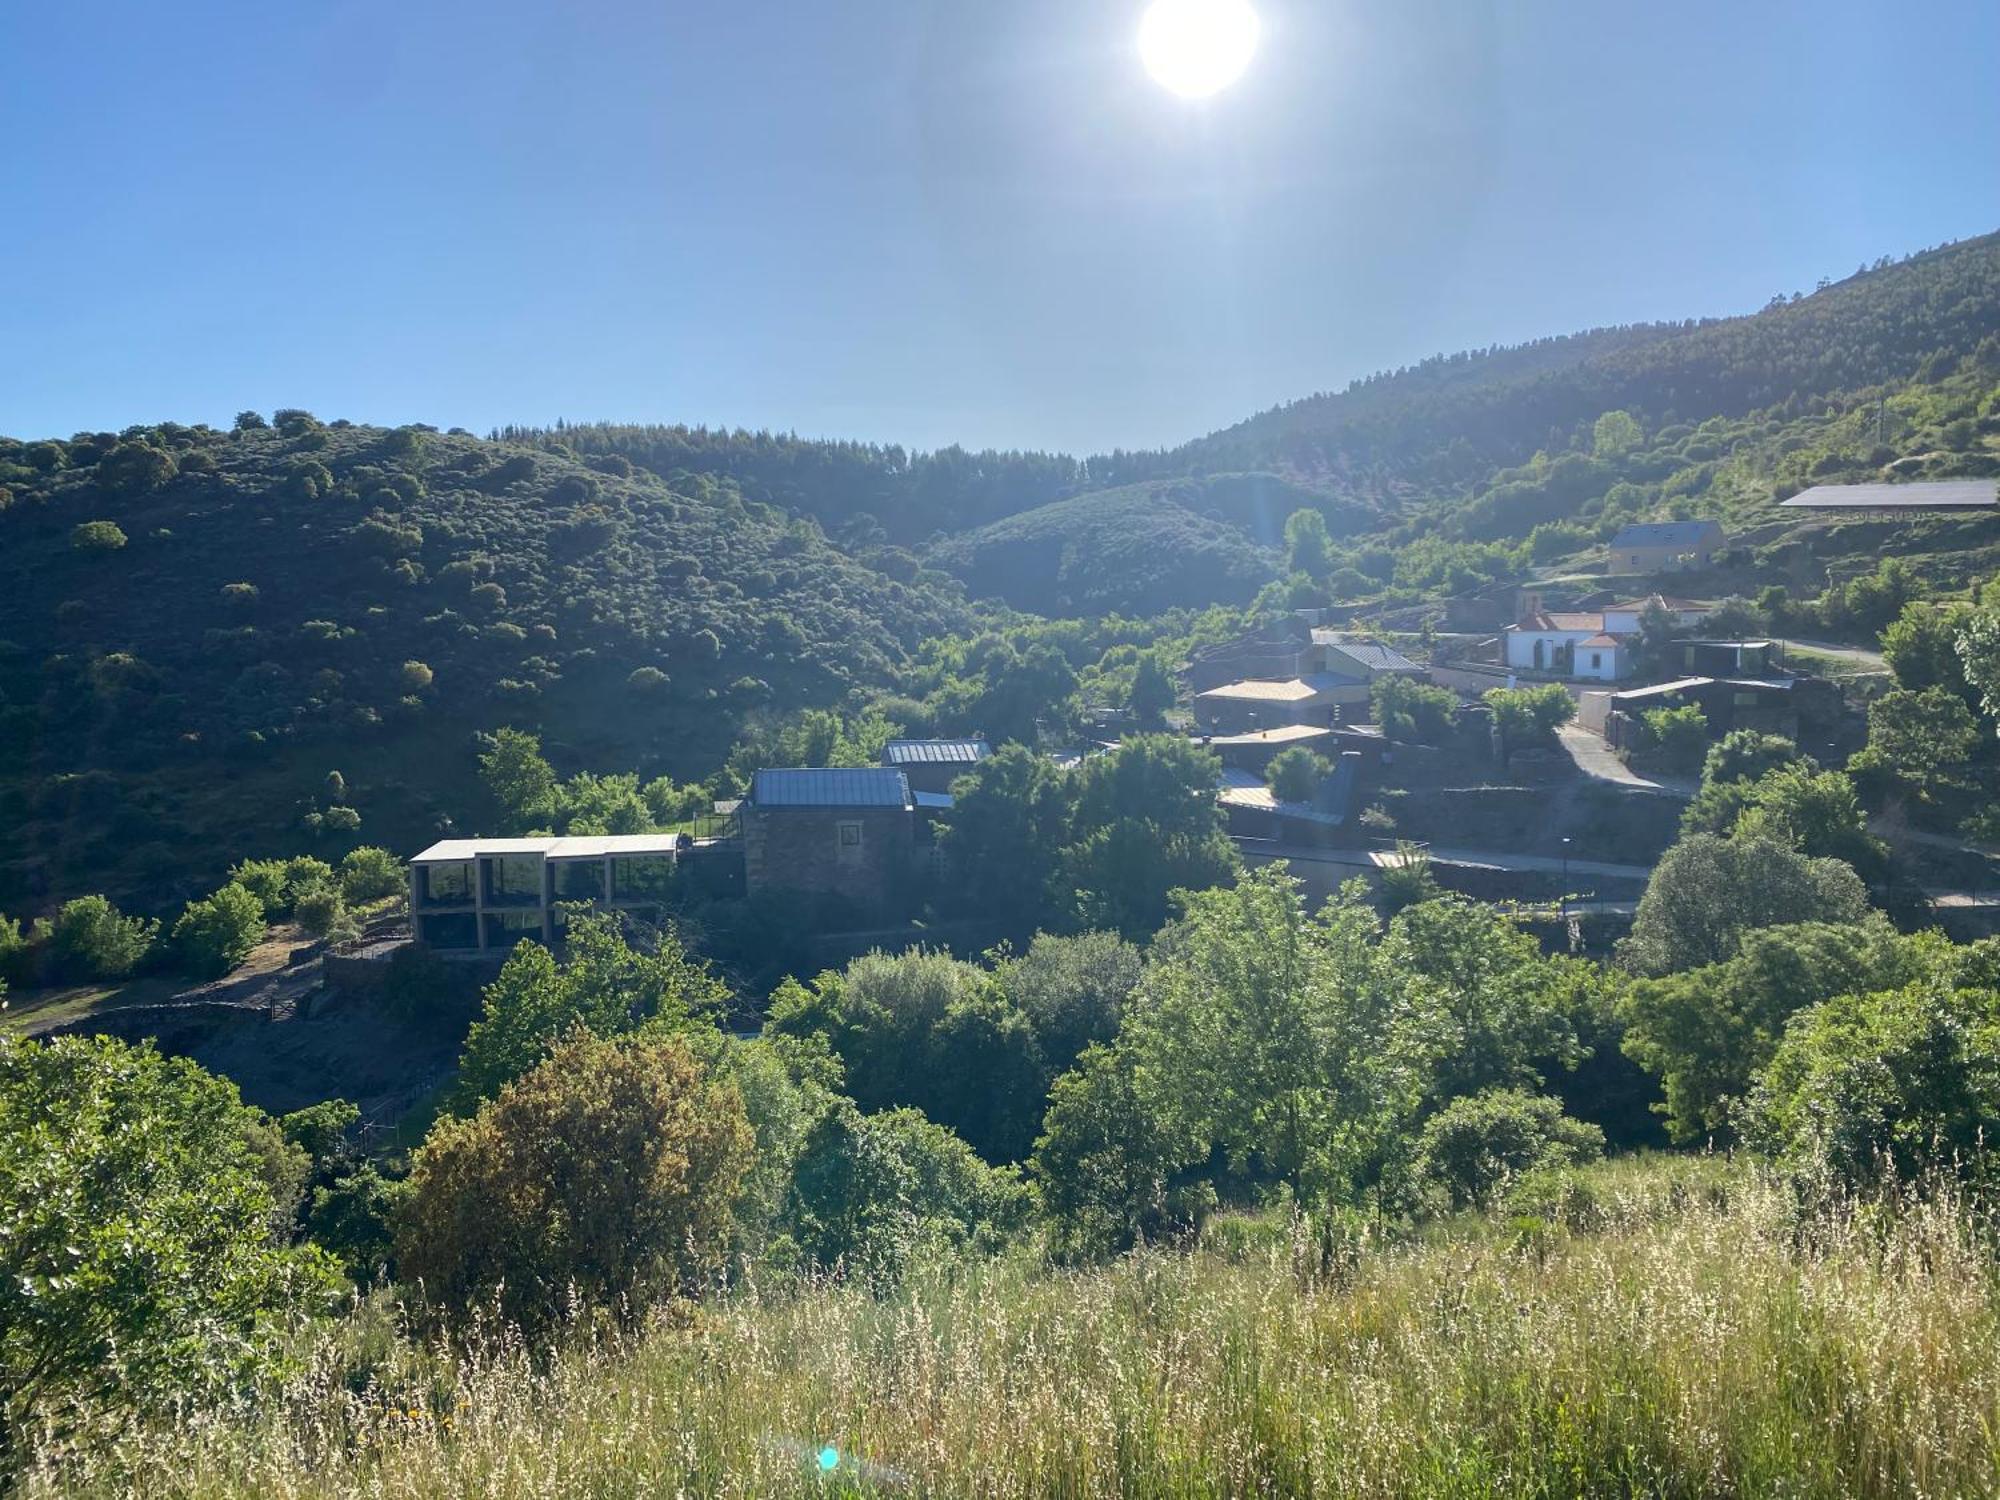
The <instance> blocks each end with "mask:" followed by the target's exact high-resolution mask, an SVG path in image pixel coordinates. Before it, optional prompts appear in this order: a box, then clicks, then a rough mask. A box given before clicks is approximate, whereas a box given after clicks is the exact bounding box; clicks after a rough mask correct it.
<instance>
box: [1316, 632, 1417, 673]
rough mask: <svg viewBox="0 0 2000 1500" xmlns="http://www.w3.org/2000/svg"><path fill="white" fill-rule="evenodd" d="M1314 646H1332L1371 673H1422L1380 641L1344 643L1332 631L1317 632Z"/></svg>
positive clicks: (1401, 654)
mask: <svg viewBox="0 0 2000 1500" xmlns="http://www.w3.org/2000/svg"><path fill="white" fill-rule="evenodd" d="M1313 644H1314V645H1317V646H1331V647H1332V648H1333V649H1334V650H1336V651H1338V652H1339V653H1340V654H1341V655H1342V656H1345V657H1347V658H1348V659H1349V660H1351V661H1356V662H1359V663H1360V664H1361V665H1362V666H1364V667H1366V668H1368V670H1369V671H1371V672H1421V671H1422V670H1423V668H1422V667H1420V666H1418V665H1417V664H1416V663H1415V662H1413V661H1411V660H1410V659H1409V657H1407V656H1405V655H1403V653H1402V652H1400V651H1397V650H1395V649H1393V648H1392V647H1389V646H1385V645H1383V644H1382V643H1381V642H1380V641H1343V640H1341V639H1340V638H1339V637H1338V636H1337V635H1336V634H1335V633H1334V632H1333V631H1331V630H1315V631H1314V632H1313Z"/></svg>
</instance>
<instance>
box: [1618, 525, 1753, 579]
mask: <svg viewBox="0 0 2000 1500" xmlns="http://www.w3.org/2000/svg"><path fill="white" fill-rule="evenodd" d="M1727 540H1728V538H1727V537H1726V536H1724V535H1723V531H1722V527H1721V526H1720V525H1718V524H1717V523H1716V522H1714V521H1648V522H1644V523H1642V524H1639V525H1636V526H1627V527H1626V528H1625V529H1624V530H1623V531H1621V532H1619V533H1618V535H1616V536H1614V537H1613V538H1612V539H1611V571H1612V572H1614V573H1678V572H1684V571H1686V570H1688V569H1690V568H1705V567H1707V566H1708V565H1709V563H1710V562H1711V561H1712V560H1713V559H1714V557H1715V554H1716V553H1718V552H1720V551H1721V550H1722V547H1723V544H1724V543H1725V542H1726V541H1727Z"/></svg>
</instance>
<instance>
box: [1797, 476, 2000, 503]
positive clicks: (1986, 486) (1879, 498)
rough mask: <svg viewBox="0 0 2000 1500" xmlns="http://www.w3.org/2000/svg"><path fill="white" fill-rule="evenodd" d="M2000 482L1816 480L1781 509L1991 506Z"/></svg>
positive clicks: (1997, 497)
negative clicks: (1864, 482) (1833, 481)
mask: <svg viewBox="0 0 2000 1500" xmlns="http://www.w3.org/2000/svg"><path fill="white" fill-rule="evenodd" d="M1995 505H2000V485H1996V484H1995V483H1994V481H1992V480H1991V479H1936V480H1927V481H1925V482H1923V483H1921V484H1816V485H1814V486H1813V487H1812V488H1811V489H1809V490H1802V491H1800V492H1799V493H1798V494H1796V495H1794V496H1792V498H1791V499H1789V500H1783V501H1780V502H1779V509H1781V510H1991V509H1992V508H1993V507H1994V506H1995Z"/></svg>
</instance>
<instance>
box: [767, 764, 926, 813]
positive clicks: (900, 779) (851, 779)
mask: <svg viewBox="0 0 2000 1500" xmlns="http://www.w3.org/2000/svg"><path fill="white" fill-rule="evenodd" d="M750 805H751V806H752V807H908V806H909V805H910V783H909V781H908V780H907V779H906V778H905V777H904V775H903V773H902V772H901V771H899V770H897V769H896V768H895V767H893V766H852V767H850V766H812V767H799V768H796V769H790V770H773V771H759V772H758V773H757V774H756V775H755V776H754V777H753V778H751V781H750Z"/></svg>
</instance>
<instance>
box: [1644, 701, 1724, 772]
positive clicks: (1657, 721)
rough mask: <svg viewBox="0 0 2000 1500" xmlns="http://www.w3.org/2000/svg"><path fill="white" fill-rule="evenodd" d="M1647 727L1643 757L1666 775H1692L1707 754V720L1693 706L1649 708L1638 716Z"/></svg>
mask: <svg viewBox="0 0 2000 1500" xmlns="http://www.w3.org/2000/svg"><path fill="white" fill-rule="evenodd" d="M1640 722H1641V723H1643V724H1644V725H1645V726H1646V736H1645V751H1644V753H1645V756H1646V758H1647V759H1648V760H1650V761H1651V762H1652V763H1653V764H1655V765H1658V766H1660V767H1662V768H1663V769H1665V770H1669V771H1692V770H1693V769H1694V768H1695V767H1696V766H1698V765H1700V764H1701V763H1702V757H1703V756H1704V755H1705V754H1706V753H1707V751H1708V716H1707V715H1706V714H1704V713H1703V712H1702V711H1701V709H1700V708H1698V707H1697V706H1696V705H1694V704H1692V703H1684V704H1682V705H1681V706H1680V707H1678V708H1649V709H1647V710H1646V711H1645V713H1643V714H1642V715H1641V716H1640Z"/></svg>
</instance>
